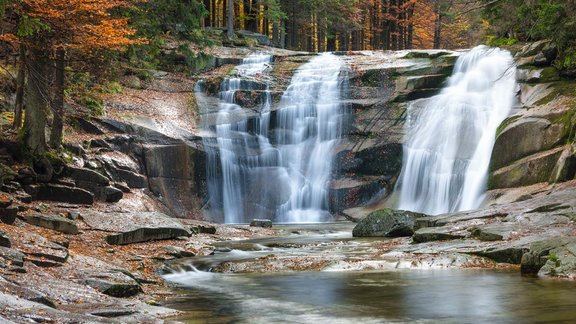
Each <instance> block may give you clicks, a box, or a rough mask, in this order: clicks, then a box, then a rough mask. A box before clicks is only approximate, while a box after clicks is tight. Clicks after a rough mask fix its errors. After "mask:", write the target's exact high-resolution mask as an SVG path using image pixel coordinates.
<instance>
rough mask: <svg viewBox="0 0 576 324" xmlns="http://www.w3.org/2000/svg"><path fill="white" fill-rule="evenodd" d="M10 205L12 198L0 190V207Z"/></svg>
mask: <svg viewBox="0 0 576 324" xmlns="http://www.w3.org/2000/svg"><path fill="white" fill-rule="evenodd" d="M10 205H12V198H10V196H8V195H6V194H3V193H1V192H0V208H7V207H10Z"/></svg>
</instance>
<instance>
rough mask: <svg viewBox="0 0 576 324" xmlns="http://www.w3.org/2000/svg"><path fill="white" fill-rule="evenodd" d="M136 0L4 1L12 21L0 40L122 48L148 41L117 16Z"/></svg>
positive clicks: (52, 45)
mask: <svg viewBox="0 0 576 324" xmlns="http://www.w3.org/2000/svg"><path fill="white" fill-rule="evenodd" d="M134 2H135V1H134V0H14V1H5V8H4V10H5V16H6V18H8V21H11V22H12V28H10V31H9V32H7V33H5V34H3V35H0V40H4V41H9V42H13V43H22V44H26V45H27V46H31V47H34V46H43V47H51V48H75V49H82V50H91V49H98V48H108V49H122V48H124V47H126V46H127V45H130V44H138V43H143V42H145V40H143V39H138V38H135V37H134V34H135V32H136V31H135V30H134V29H132V28H130V27H129V26H128V19H126V18H122V17H117V16H115V15H114V13H115V12H118V10H119V9H122V8H128V7H130V6H131V5H132V3H134Z"/></svg>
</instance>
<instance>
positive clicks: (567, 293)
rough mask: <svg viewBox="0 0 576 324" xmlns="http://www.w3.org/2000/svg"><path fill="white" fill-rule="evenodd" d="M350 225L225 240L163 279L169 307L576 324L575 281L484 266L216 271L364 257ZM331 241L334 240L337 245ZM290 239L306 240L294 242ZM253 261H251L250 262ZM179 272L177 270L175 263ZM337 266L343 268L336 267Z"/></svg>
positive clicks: (243, 315)
mask: <svg viewBox="0 0 576 324" xmlns="http://www.w3.org/2000/svg"><path fill="white" fill-rule="evenodd" d="M352 227H353V224H346V223H344V224H323V225H321V226H319V225H298V226H284V227H283V230H282V234H281V235H280V237H275V238H262V239H255V240H248V241H240V242H222V246H221V248H222V250H223V251H228V252H219V253H216V255H214V256H209V257H201V258H191V259H188V260H183V261H180V262H181V263H180V265H182V264H185V265H187V267H180V268H181V269H188V270H190V269H192V270H190V271H184V270H183V271H175V272H174V273H172V274H168V275H165V276H164V278H165V279H166V280H167V281H169V282H171V283H173V284H174V289H175V290H176V292H177V297H176V298H173V299H172V300H171V301H170V302H169V303H168V305H167V306H169V307H172V308H175V309H179V310H182V311H185V312H186V313H185V315H184V316H182V317H179V318H177V319H176V320H179V321H182V322H186V323H315V324H319V323H576V283H575V282H569V281H560V280H546V279H539V278H533V277H523V276H521V275H520V274H519V273H518V272H514V271H503V270H488V269H441V270H438V269H426V270H421V269H419V270H415V269H396V270H385V271H307V272H283V273H282V272H281V273H278V272H274V273H215V272H208V271H199V270H195V269H202V270H210V269H213V267H215V266H216V265H218V264H220V263H222V262H227V261H234V260H239V259H241V260H254V262H256V260H258V258H261V257H263V256H265V255H267V254H270V253H272V254H274V255H284V256H285V255H289V256H291V255H297V256H303V255H317V254H321V253H324V254H326V253H328V254H329V255H330V257H331V258H337V257H338V256H339V255H343V254H344V255H348V256H350V255H356V254H365V253H366V252H365V250H366V249H369V243H370V242H371V241H370V240H368V241H366V240H357V239H354V238H352V237H351V235H350V232H351V228H352ZM335 242H337V243H338V244H336V245H334V243H335ZM295 243H299V244H302V246H300V245H296V246H295ZM249 262H251V261H249ZM175 268H176V269H178V267H175ZM336 270H342V269H336Z"/></svg>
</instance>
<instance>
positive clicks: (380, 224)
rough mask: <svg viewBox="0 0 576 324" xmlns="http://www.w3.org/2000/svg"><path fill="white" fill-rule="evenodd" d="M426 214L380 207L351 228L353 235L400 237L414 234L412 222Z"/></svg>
mask: <svg viewBox="0 0 576 324" xmlns="http://www.w3.org/2000/svg"><path fill="white" fill-rule="evenodd" d="M425 216H426V215H424V214H420V213H414V212H410V211H404V210H394V209H389V208H385V209H380V210H377V211H375V212H372V213H370V214H369V215H368V216H366V217H365V218H364V219H362V220H361V221H360V222H358V224H357V225H356V226H355V227H354V229H353V230H352V236H354V237H402V236H412V234H414V222H415V220H416V219H417V218H421V217H425Z"/></svg>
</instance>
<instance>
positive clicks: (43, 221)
mask: <svg viewBox="0 0 576 324" xmlns="http://www.w3.org/2000/svg"><path fill="white" fill-rule="evenodd" d="M20 219H22V220H23V221H24V222H26V223H28V224H31V225H35V226H39V227H44V228H49V229H53V230H55V231H58V232H62V233H66V234H78V226H77V225H76V223H75V222H74V221H72V220H70V219H67V218H64V217H62V216H57V215H38V214H36V215H21V216H20Z"/></svg>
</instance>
